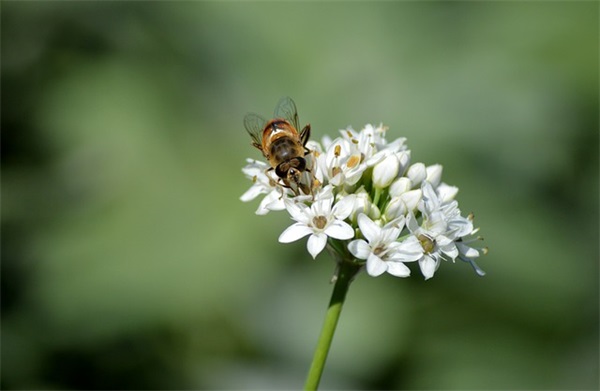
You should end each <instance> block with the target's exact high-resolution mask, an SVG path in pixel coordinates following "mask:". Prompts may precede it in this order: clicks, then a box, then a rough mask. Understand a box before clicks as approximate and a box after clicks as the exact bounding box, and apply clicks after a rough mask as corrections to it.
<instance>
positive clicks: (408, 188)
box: [240, 125, 487, 279]
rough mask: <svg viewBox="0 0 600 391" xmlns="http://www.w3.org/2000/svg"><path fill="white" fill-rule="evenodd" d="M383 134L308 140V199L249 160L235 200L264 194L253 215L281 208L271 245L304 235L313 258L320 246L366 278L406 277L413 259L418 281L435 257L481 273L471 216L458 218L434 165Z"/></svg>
mask: <svg viewBox="0 0 600 391" xmlns="http://www.w3.org/2000/svg"><path fill="white" fill-rule="evenodd" d="M386 132H387V127H385V126H383V125H379V126H377V127H376V126H373V125H366V126H365V127H364V128H363V129H362V130H360V131H355V130H354V129H352V128H347V129H343V130H341V131H340V136H339V137H337V138H331V137H329V136H324V137H323V138H322V141H321V142H318V141H315V140H310V141H308V143H307V144H306V148H307V150H308V151H309V152H308V153H307V155H306V156H304V159H305V161H306V170H305V171H304V172H303V176H302V179H301V180H302V181H303V182H302V183H303V185H305V187H303V190H304V189H308V190H310V191H309V192H308V194H298V193H297V192H294V191H293V190H291V189H289V188H287V187H286V186H285V185H284V183H283V181H282V180H281V179H280V178H278V177H277V175H276V174H275V170H274V169H273V168H271V167H270V165H269V164H267V163H266V162H261V161H256V160H250V159H249V160H248V161H247V165H246V166H245V167H244V168H243V169H242V171H243V173H244V175H245V176H246V177H247V178H248V179H250V180H251V181H252V184H251V186H250V188H249V189H248V190H247V191H246V192H245V193H244V194H243V195H242V196H241V197H240V199H241V200H242V201H244V202H248V201H251V200H253V199H256V198H258V197H259V196H261V195H264V196H263V198H262V200H261V201H260V204H259V206H258V209H257V210H256V213H257V214H266V213H268V212H269V211H279V210H286V211H287V213H288V214H289V215H290V217H291V218H292V219H293V220H294V223H293V224H292V225H291V226H290V227H288V228H287V229H285V230H284V231H283V232H282V233H281V235H280V236H279V241H280V242H281V243H289V242H293V241H296V240H299V239H301V238H303V237H306V236H308V240H307V244H306V247H307V250H308V252H309V254H310V255H311V256H312V257H313V258H315V257H316V256H317V255H318V254H320V253H321V252H322V251H323V249H325V247H327V248H328V250H331V251H334V252H335V253H337V254H338V256H336V260H337V261H338V262H340V259H344V262H354V263H356V264H358V265H360V266H361V267H363V266H364V268H365V270H366V272H367V273H368V274H369V275H371V276H379V275H381V274H384V273H386V272H387V273H388V274H391V275H393V276H397V277H407V276H409V275H410V269H409V267H408V266H407V265H406V264H410V263H412V262H417V264H418V268H419V269H420V271H421V273H422V274H423V276H424V277H425V279H429V278H431V277H433V276H434V274H435V272H436V270H437V269H438V268H439V267H440V264H441V263H442V262H441V261H442V260H446V261H452V262H454V261H455V260H456V259H459V260H461V261H464V262H466V263H469V264H470V265H471V266H472V267H473V269H474V270H475V272H476V273H477V274H479V275H484V274H485V273H484V272H483V270H481V268H479V266H477V264H476V263H475V259H477V258H479V257H480V256H481V255H483V254H485V253H487V249H486V248H481V247H480V246H478V244H477V243H478V242H479V241H480V240H481V238H480V237H479V236H477V235H476V233H477V231H478V229H475V228H474V227H473V218H472V215H469V216H467V217H464V216H462V215H461V211H460V208H459V207H458V202H457V201H456V199H455V198H456V195H457V193H458V188H457V187H455V186H452V185H448V184H446V183H444V182H443V181H442V174H443V167H442V166H441V165H440V164H433V165H429V166H426V165H425V164H424V163H421V162H414V163H411V151H410V150H409V149H408V148H407V146H406V139H405V138H402V137H400V138H397V139H395V140H394V141H392V142H388V140H387V139H386ZM303 193H307V191H303ZM355 237H356V239H354V240H352V239H353V238H355ZM328 242H329V243H330V246H327V243H328ZM349 257H350V258H352V259H347V258H349ZM415 266H416V265H415Z"/></svg>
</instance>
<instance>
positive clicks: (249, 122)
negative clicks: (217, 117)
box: [244, 97, 312, 195]
mask: <svg viewBox="0 0 600 391" xmlns="http://www.w3.org/2000/svg"><path fill="white" fill-rule="evenodd" d="M244 127H245V128H246V131H247V132H248V134H250V137H251V138H252V145H253V146H254V147H256V148H257V149H258V150H260V151H261V152H262V154H263V156H264V157H265V159H267V160H268V162H269V164H270V165H271V167H270V168H269V169H268V170H267V171H271V170H275V174H276V175H277V177H278V178H279V180H281V181H282V182H283V186H284V187H286V188H289V189H292V191H293V192H294V193H295V194H296V195H299V194H300V192H299V189H300V190H302V192H304V194H310V193H312V191H311V188H312V187H311V186H308V185H307V184H306V183H304V182H303V181H302V176H303V173H304V172H305V171H306V172H310V169H308V168H307V166H306V159H305V158H304V156H306V155H308V154H309V153H310V152H311V151H310V150H309V149H308V148H306V143H307V142H308V138H309V137H310V124H307V125H306V126H305V127H304V128H302V131H301V132H300V133H298V129H299V121H298V111H297V109H296V104H295V103H294V101H293V100H292V99H291V98H289V97H285V98H282V99H281V100H280V101H279V103H278V104H277V107H276V108H275V114H274V118H273V119H271V120H268V121H267V120H266V119H264V118H263V117H261V116H260V115H258V114H254V113H250V114H247V115H246V116H245V117H244Z"/></svg>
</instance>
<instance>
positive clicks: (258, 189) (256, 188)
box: [240, 185, 263, 202]
mask: <svg viewBox="0 0 600 391" xmlns="http://www.w3.org/2000/svg"><path fill="white" fill-rule="evenodd" d="M262 192H263V188H262V186H260V185H252V187H250V188H249V189H248V190H247V191H246V192H245V193H244V194H242V196H241V197H240V201H242V202H248V201H252V200H253V199H255V198H256V197H258V196H259V195H260V193H262Z"/></svg>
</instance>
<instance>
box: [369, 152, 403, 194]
mask: <svg viewBox="0 0 600 391" xmlns="http://www.w3.org/2000/svg"><path fill="white" fill-rule="evenodd" d="M399 168H400V162H398V158H397V157H396V155H395V154H390V155H388V156H387V157H385V158H384V159H383V160H382V161H381V162H379V163H377V164H376V165H375V167H373V184H374V185H375V187H378V188H380V189H382V188H384V187H387V186H389V185H390V184H391V183H392V181H393V180H394V179H395V178H396V176H398V170H399Z"/></svg>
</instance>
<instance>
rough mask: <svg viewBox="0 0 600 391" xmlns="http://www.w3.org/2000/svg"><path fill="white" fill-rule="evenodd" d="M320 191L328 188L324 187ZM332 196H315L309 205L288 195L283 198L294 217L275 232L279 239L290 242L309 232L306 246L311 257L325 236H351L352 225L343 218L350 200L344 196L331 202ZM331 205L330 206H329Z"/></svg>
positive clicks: (323, 242) (324, 242) (320, 245)
mask: <svg viewBox="0 0 600 391" xmlns="http://www.w3.org/2000/svg"><path fill="white" fill-rule="evenodd" d="M323 192H324V193H329V192H330V189H329V188H325V189H324V190H323ZM333 201H334V200H333V197H329V196H321V197H316V199H315V201H314V202H313V203H312V205H311V206H310V207H309V206H307V205H305V204H304V203H299V202H296V201H294V200H292V199H289V198H288V199H286V200H285V206H286V209H287V211H288V212H289V214H290V215H291V217H292V219H294V220H295V221H296V223H294V224H293V225H291V226H290V227H288V228H287V229H286V230H285V231H283V233H282V234H281V235H280V236H279V242H281V243H290V242H294V241H296V240H298V239H301V238H303V237H305V236H307V235H310V237H309V238H308V242H307V249H308V252H309V253H310V255H312V257H313V258H316V256H317V255H318V254H319V253H320V252H321V251H323V249H324V248H325V245H326V244H327V237H331V238H334V239H340V240H347V239H351V238H352V237H354V229H353V228H352V227H351V226H350V224H348V223H346V222H345V221H344V219H345V218H346V217H348V216H349V215H350V213H351V212H352V206H353V204H354V200H353V198H352V197H345V198H342V199H341V200H340V201H338V202H337V203H336V204H335V205H333ZM332 206H333V207H332Z"/></svg>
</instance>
